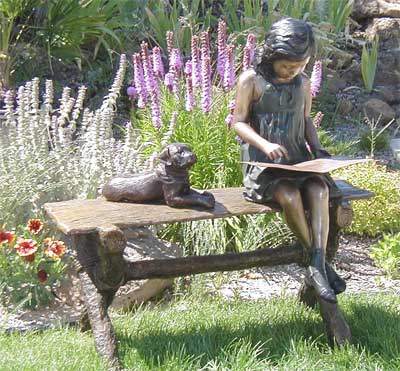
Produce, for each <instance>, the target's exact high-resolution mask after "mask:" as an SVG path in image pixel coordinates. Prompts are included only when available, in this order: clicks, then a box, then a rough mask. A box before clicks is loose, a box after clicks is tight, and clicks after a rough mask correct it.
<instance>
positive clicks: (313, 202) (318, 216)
mask: <svg viewBox="0 0 400 371" xmlns="http://www.w3.org/2000/svg"><path fill="white" fill-rule="evenodd" d="M304 197H305V199H306V202H307V204H308V207H309V211H310V225H311V240H312V248H311V250H312V256H311V263H310V266H309V268H308V274H309V278H310V281H311V283H312V285H313V286H314V288H315V289H316V290H317V291H319V290H320V289H321V290H323V291H324V294H323V295H322V293H321V296H323V297H324V298H325V299H326V300H329V301H336V296H335V293H334V292H333V290H332V289H331V287H330V286H329V284H328V279H327V274H326V269H325V256H326V246H327V242H328V233H329V189H328V186H327V185H326V184H325V182H324V181H323V180H322V179H320V178H317V177H315V178H311V179H309V180H308V181H307V182H306V183H305V184H304ZM316 286H317V287H316Z"/></svg>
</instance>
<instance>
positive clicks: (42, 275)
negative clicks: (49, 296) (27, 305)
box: [37, 269, 49, 283]
mask: <svg viewBox="0 0 400 371" xmlns="http://www.w3.org/2000/svg"><path fill="white" fill-rule="evenodd" d="M37 278H38V281H39V282H40V283H45V282H46V281H47V279H48V278H49V274H48V273H47V272H46V271H45V270H44V269H41V270H40V271H38V272H37Z"/></svg>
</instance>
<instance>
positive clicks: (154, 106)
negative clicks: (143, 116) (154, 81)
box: [150, 89, 161, 129]
mask: <svg viewBox="0 0 400 371" xmlns="http://www.w3.org/2000/svg"><path fill="white" fill-rule="evenodd" d="M150 97H151V120H152V121H153V125H154V127H155V128H157V129H158V128H160V127H161V106H160V99H159V95H158V93H157V90H156V89H154V90H153V91H152V92H151V96H150Z"/></svg>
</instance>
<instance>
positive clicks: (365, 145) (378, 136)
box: [360, 117, 395, 157]
mask: <svg viewBox="0 0 400 371" xmlns="http://www.w3.org/2000/svg"><path fill="white" fill-rule="evenodd" d="M365 122H366V123H367V125H368V130H364V131H362V132H361V134H360V148H361V149H363V150H366V151H369V153H370V156H371V157H374V154H375V151H379V150H384V149H386V148H387V147H388V146H389V140H390V137H389V135H388V134H387V133H386V132H385V130H386V129H387V128H388V127H389V126H390V125H392V124H393V123H394V122H395V121H394V119H392V120H391V121H389V122H388V123H387V124H386V125H385V126H383V127H382V128H378V125H379V122H380V117H379V119H378V120H374V119H372V120H371V119H369V118H368V117H366V118H365Z"/></svg>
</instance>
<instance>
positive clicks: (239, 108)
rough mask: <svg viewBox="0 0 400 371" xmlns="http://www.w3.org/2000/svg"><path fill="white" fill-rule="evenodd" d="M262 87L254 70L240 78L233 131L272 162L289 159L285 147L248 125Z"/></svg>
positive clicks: (246, 72)
mask: <svg viewBox="0 0 400 371" xmlns="http://www.w3.org/2000/svg"><path fill="white" fill-rule="evenodd" d="M261 93H262V90H261V86H260V82H259V81H258V77H257V75H256V73H255V72H254V71H253V70H247V71H245V72H244V73H242V74H241V75H240V76H239V80H238V84H237V87H236V100H235V111H234V114H233V130H234V131H235V132H236V134H237V135H239V136H240V137H241V138H242V139H243V140H244V141H245V142H246V143H249V144H251V145H252V146H253V147H256V148H258V149H259V150H260V151H262V152H264V153H265V154H266V155H267V157H268V158H269V159H270V160H277V159H279V158H281V157H283V156H284V157H286V158H287V159H288V152H287V150H286V148H284V147H283V146H281V145H279V144H276V143H271V142H269V141H268V140H266V139H265V138H263V137H261V136H260V135H259V134H257V133H256V131H255V130H254V129H253V128H252V127H251V126H250V125H249V124H248V122H249V114H250V107H251V105H252V103H253V102H256V101H257V100H259V99H260V97H261Z"/></svg>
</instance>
